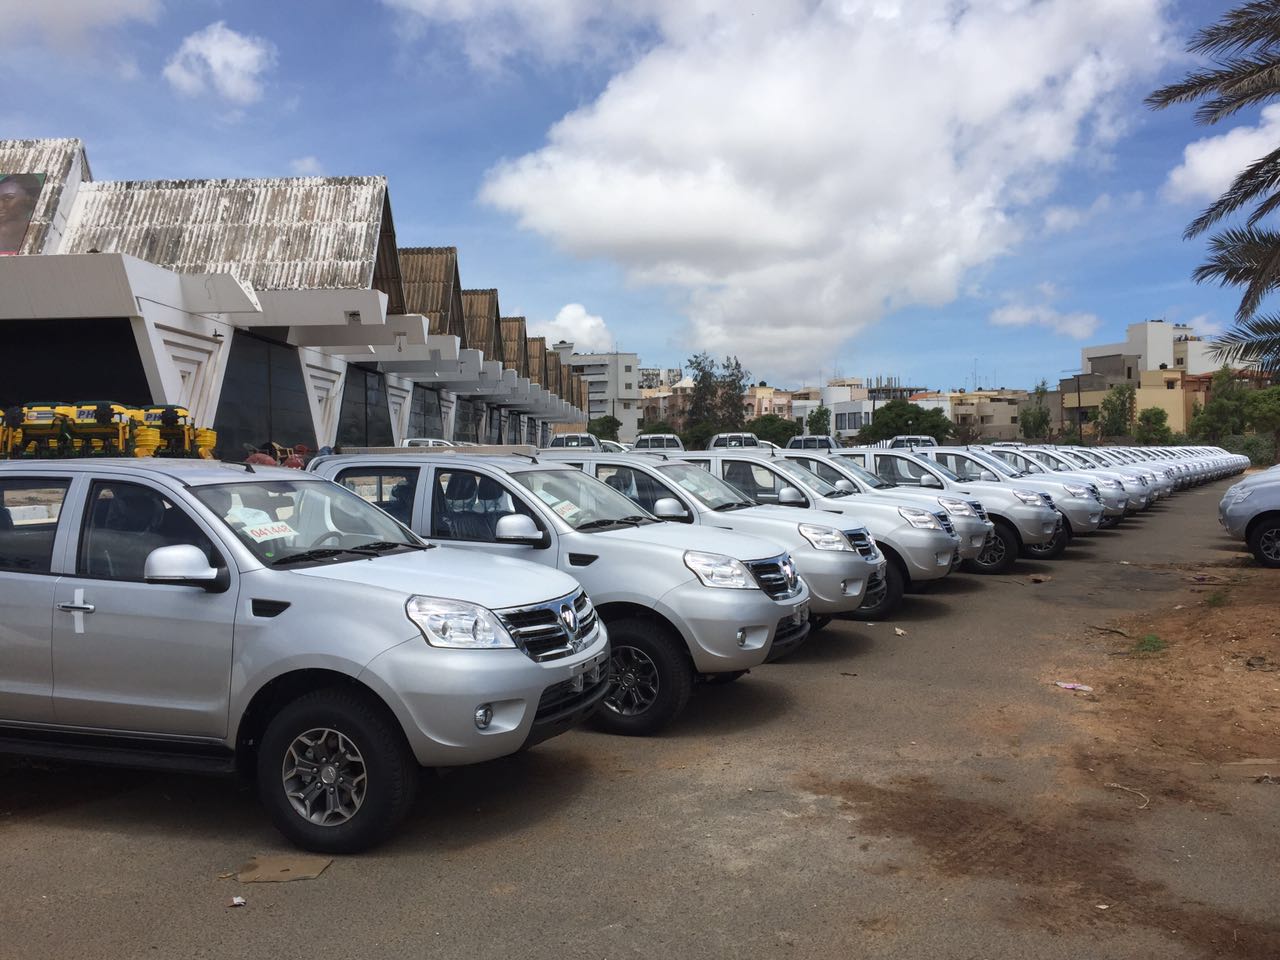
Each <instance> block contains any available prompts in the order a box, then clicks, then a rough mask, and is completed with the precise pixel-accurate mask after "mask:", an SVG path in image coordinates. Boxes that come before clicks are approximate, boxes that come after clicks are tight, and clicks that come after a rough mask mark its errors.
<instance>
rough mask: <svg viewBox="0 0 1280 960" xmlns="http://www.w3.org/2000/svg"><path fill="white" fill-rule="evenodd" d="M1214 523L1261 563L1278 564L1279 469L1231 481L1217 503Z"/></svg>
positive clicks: (1268, 565) (1279, 517)
mask: <svg viewBox="0 0 1280 960" xmlns="http://www.w3.org/2000/svg"><path fill="white" fill-rule="evenodd" d="M1218 522H1219V523H1221V524H1222V526H1223V528H1224V529H1225V530H1226V531H1227V533H1228V534H1230V535H1231V536H1232V537H1233V538H1234V539H1236V540H1243V541H1244V542H1245V543H1247V544H1248V545H1249V549H1250V550H1251V551H1252V552H1253V556H1254V559H1256V560H1257V561H1258V563H1260V564H1261V565H1262V566H1264V567H1280V468H1277V467H1272V468H1271V469H1270V470H1267V471H1264V472H1263V473H1258V474H1254V475H1253V476H1252V477H1247V478H1246V479H1244V480H1242V481H1240V482H1239V483H1236V484H1233V485H1232V486H1231V487H1230V488H1229V489H1228V490H1227V492H1226V493H1225V494H1223V496H1222V502H1221V503H1219V504H1218Z"/></svg>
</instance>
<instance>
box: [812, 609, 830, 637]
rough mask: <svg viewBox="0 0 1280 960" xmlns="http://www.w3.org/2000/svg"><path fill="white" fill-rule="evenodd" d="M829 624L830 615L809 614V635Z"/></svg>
mask: <svg viewBox="0 0 1280 960" xmlns="http://www.w3.org/2000/svg"><path fill="white" fill-rule="evenodd" d="M830 625H831V617H829V616H820V615H819V614H816V613H811V614H809V636H811V637H812V636H813V635H814V634H815V633H817V632H818V631H819V630H825V629H826V628H827V627H828V626H830Z"/></svg>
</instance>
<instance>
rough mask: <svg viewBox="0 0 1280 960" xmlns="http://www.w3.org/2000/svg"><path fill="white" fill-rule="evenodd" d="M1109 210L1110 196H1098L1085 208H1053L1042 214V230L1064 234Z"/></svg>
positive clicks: (1107, 194) (1106, 194)
mask: <svg viewBox="0 0 1280 960" xmlns="http://www.w3.org/2000/svg"><path fill="white" fill-rule="evenodd" d="M1110 209H1111V194H1109V193H1103V194H1099V195H1098V198H1097V199H1096V200H1094V201H1093V203H1091V204H1089V206H1087V207H1068V206H1054V207H1049V208H1047V209H1046V210H1045V212H1044V229H1045V232H1046V233H1066V232H1068V231H1071V230H1075V229H1076V228H1077V227H1081V226H1084V224H1086V223H1088V222H1089V221H1090V220H1092V219H1093V218H1094V217H1096V216H1098V215H1099V214H1102V213H1106V212H1107V211H1108V210H1110Z"/></svg>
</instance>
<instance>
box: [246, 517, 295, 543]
mask: <svg viewBox="0 0 1280 960" xmlns="http://www.w3.org/2000/svg"><path fill="white" fill-rule="evenodd" d="M244 534H245V536H247V537H249V538H250V539H251V540H252V541H253V542H254V543H262V542H263V541H265V540H283V539H284V538H286V537H296V536H297V535H298V531H297V530H295V529H293V527H291V526H289V525H288V524H287V523H285V522H284V521H283V520H276V521H275V522H273V523H260V524H257V525H256V526H252V527H245V528H244Z"/></svg>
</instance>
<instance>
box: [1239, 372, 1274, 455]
mask: <svg viewBox="0 0 1280 960" xmlns="http://www.w3.org/2000/svg"><path fill="white" fill-rule="evenodd" d="M1244 412H1245V415H1246V416H1247V417H1248V418H1249V423H1250V425H1252V427H1253V429H1255V430H1257V431H1258V432H1259V433H1269V434H1271V436H1272V440H1273V442H1274V444H1275V449H1276V450H1277V451H1280V387H1268V388H1267V389H1266V390H1255V391H1254V392H1253V393H1251V394H1249V396H1248V397H1247V398H1246V399H1245V401H1244Z"/></svg>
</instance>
